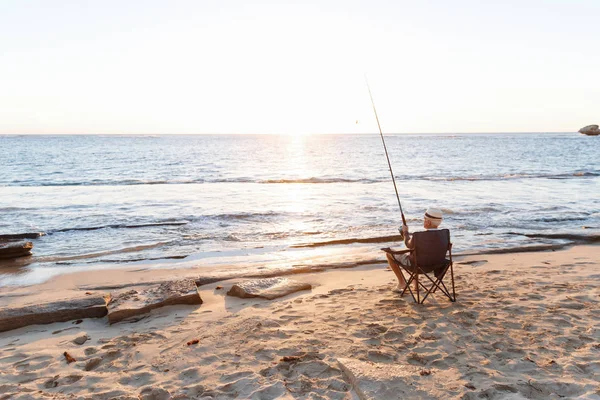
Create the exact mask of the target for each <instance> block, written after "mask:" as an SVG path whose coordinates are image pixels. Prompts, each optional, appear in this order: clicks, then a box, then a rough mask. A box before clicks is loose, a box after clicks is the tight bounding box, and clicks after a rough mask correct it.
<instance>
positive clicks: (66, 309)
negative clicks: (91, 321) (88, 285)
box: [0, 296, 107, 332]
mask: <svg viewBox="0 0 600 400" xmlns="http://www.w3.org/2000/svg"><path fill="white" fill-rule="evenodd" d="M106 312H107V310H106V300H104V298H103V297H101V296H87V297H84V298H79V299H70V300H64V301H56V302H52V303H47V304H35V305H30V306H25V307H14V308H11V307H2V308H0V332H4V331H10V330H12V329H17V328H22V327H24V326H29V325H37V324H52V323H54V322H65V321H71V320H74V319H83V318H102V317H104V316H105V315H106Z"/></svg>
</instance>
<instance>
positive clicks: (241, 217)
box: [199, 211, 282, 221]
mask: <svg viewBox="0 0 600 400" xmlns="http://www.w3.org/2000/svg"><path fill="white" fill-rule="evenodd" d="M281 215H282V214H281V213H277V212H273V211H267V212H257V213H252V212H250V213H244V212H242V213H224V214H213V215H203V216H201V217H199V218H200V219H205V218H210V219H216V220H225V221H230V220H237V221H246V220H264V219H266V218H272V217H279V216H281Z"/></svg>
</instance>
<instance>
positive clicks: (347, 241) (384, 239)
mask: <svg viewBox="0 0 600 400" xmlns="http://www.w3.org/2000/svg"><path fill="white" fill-rule="evenodd" d="M400 241H402V237H401V236H400V235H391V236H377V237H370V238H349V239H338V240H328V241H325V242H314V243H305V244H296V245H293V246H291V247H292V248H303V247H322V246H336V245H340V244H352V243H388V242H400Z"/></svg>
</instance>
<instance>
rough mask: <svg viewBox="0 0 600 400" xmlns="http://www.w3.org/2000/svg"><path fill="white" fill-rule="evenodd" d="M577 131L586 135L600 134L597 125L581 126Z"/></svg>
mask: <svg viewBox="0 0 600 400" xmlns="http://www.w3.org/2000/svg"><path fill="white" fill-rule="evenodd" d="M579 133H583V134H584V135H588V136H598V135H600V129H598V125H588V126H584V127H583V128H581V129H580V130H579Z"/></svg>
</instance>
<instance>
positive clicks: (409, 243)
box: [382, 208, 442, 292]
mask: <svg viewBox="0 0 600 400" xmlns="http://www.w3.org/2000/svg"><path fill="white" fill-rule="evenodd" d="M441 223H442V212H441V211H440V210H438V209H437V208H428V209H427V211H425V217H424V218H423V227H424V228H425V229H426V230H428V231H429V230H434V229H437V228H438V227H439V226H440V224H441ZM402 233H403V234H404V244H405V245H406V247H407V248H408V249H414V248H415V246H414V243H413V240H412V235H411V234H410V232H409V231H408V226H406V225H402ZM382 250H383V251H385V252H386V257H387V260H388V264H389V265H390V268H391V269H392V271H394V274H396V277H397V278H398V282H399V283H398V286H397V287H396V288H395V289H394V291H395V292H402V291H403V290H404V288H405V287H406V281H405V280H404V276H403V275H402V272H401V271H400V265H402V266H404V267H408V268H409V269H410V267H411V266H412V265H413V264H414V260H413V259H412V254H407V253H405V254H398V252H395V251H394V250H392V249H390V248H389V247H387V248H385V249H382ZM413 285H414V288H415V289H416V287H417V282H416V281H413Z"/></svg>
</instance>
